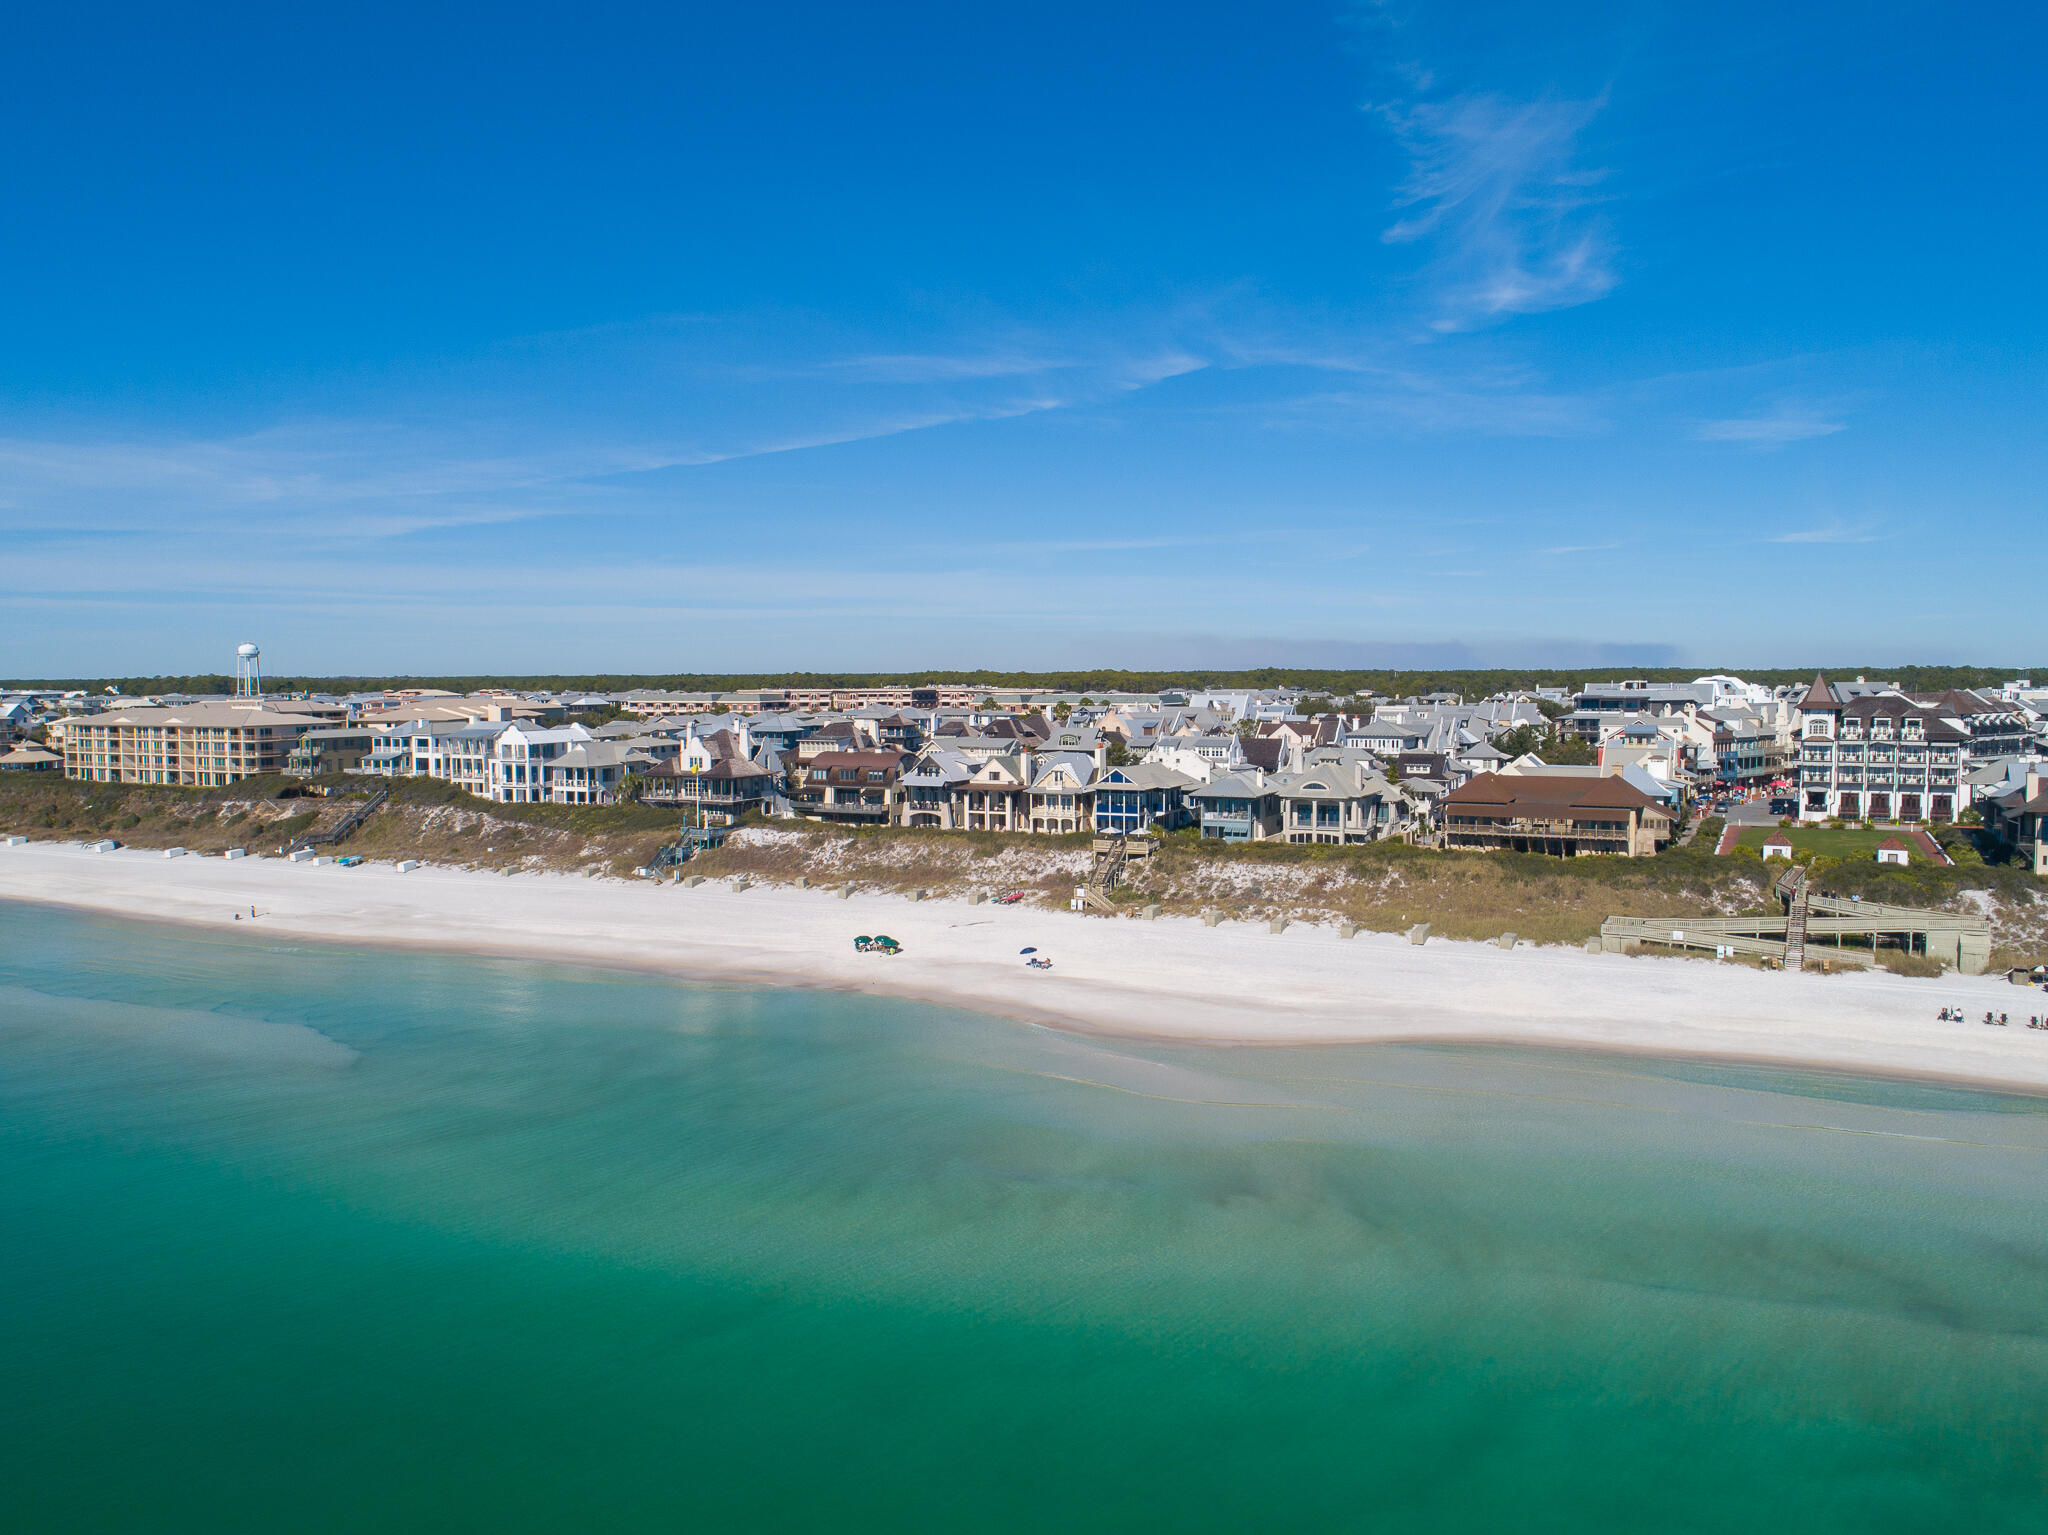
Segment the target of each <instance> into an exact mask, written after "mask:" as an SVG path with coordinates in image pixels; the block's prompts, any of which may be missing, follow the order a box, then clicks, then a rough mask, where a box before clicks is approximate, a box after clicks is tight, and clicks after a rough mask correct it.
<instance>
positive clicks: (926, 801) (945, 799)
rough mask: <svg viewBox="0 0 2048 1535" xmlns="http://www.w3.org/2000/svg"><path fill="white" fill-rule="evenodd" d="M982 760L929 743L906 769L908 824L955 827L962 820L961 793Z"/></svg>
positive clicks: (905, 817)
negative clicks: (959, 818) (958, 818)
mask: <svg viewBox="0 0 2048 1535" xmlns="http://www.w3.org/2000/svg"><path fill="white" fill-rule="evenodd" d="M980 765H981V764H980V762H979V761H977V760H976V759H975V758H973V757H969V756H968V755H966V754H965V753H964V752H957V751H954V750H952V749H951V748H950V747H945V746H927V747H926V748H925V749H924V750H923V751H922V752H920V753H919V754H918V756H917V759H916V760H915V761H914V762H912V763H911V764H910V766H909V767H908V768H906V769H905V770H904V773H903V779H902V783H903V799H902V806H901V814H902V817H903V824H904V825H905V826H924V827H929V828H933V829H936V830H943V831H952V830H954V829H956V828H957V827H958V826H959V825H960V822H959V821H958V820H957V819H956V816H957V815H958V814H959V813H960V810H961V809H962V807H961V805H960V796H961V795H962V794H963V793H964V792H965V790H966V788H967V781H968V780H969V779H971V778H972V777H973V776H974V773H975V769H976V768H978V767H980Z"/></svg>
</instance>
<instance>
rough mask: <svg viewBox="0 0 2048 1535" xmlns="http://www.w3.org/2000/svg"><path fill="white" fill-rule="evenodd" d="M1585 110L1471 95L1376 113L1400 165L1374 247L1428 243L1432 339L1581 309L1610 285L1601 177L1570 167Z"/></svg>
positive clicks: (1575, 163)
mask: <svg viewBox="0 0 2048 1535" xmlns="http://www.w3.org/2000/svg"><path fill="white" fill-rule="evenodd" d="M1601 105H1602V102H1600V101H1598V100H1595V101H1555V100H1536V101H1511V100H1509V99H1507V98H1506V97H1503V96H1499V95H1495V94H1491V93H1481V92H1473V93H1466V94H1462V95H1456V96H1451V97H1448V98H1446V99H1442V100H1418V99H1409V100H1396V101H1391V102H1381V103H1378V104H1376V106H1375V108H1374V110H1376V111H1377V112H1378V113H1379V115H1380V118H1381V119H1382V121H1384V122H1385V123H1386V124H1387V126H1388V128H1389V129H1390V130H1391V131H1392V132H1393V134H1394V136H1395V137H1396V138H1397V139H1398V140H1399V141H1400V143H1401V146H1402V148H1403V149H1404V150H1406V151H1407V154H1408V157H1409V173H1408V178H1407V180H1406V182H1405V183H1404V184H1403V185H1402V187H1401V189H1400V192H1399V195H1398V198H1397V206H1399V207H1401V208H1405V209H1409V210H1412V211H1410V212H1409V213H1408V214H1407V215H1406V216H1405V217H1403V218H1402V219H1400V220H1399V221H1398V222H1397V223H1395V224H1393V225H1392V226H1390V227H1389V228H1388V229H1387V230H1386V231H1385V233H1384V234H1383V235H1382V236H1381V238H1382V239H1384V240H1386V241H1387V242H1388V243H1389V244H1396V245H1399V244H1411V243H1417V242H1422V241H1430V242H1433V244H1434V247H1435V254H1434V257H1433V259H1432V262H1431V267H1432V274H1433V278H1434V292H1433V295H1432V302H1433V307H1434V308H1435V311H1436V312H1435V314H1434V315H1433V316H1432V317H1431V319H1430V321H1429V324H1430V326H1431V328H1432V329H1434V330H1436V331H1439V332H1447V331H1461V330H1470V329H1473V328H1475V327H1478V326H1482V325H1486V324H1490V323H1492V322H1494V321H1497V320H1500V319H1503V318H1505V317H1507V316H1510V315H1518V314H1538V313H1542V312H1543V311H1546V310H1552V309H1567V308H1570V307H1572V306H1573V305H1576V304H1584V303H1589V302H1591V301H1592V300H1594V299H1597V298H1599V297H1601V296H1602V295H1603V294H1605V293H1607V292H1608V291H1609V290H1610V289H1612V288H1613V287H1614V285H1615V282H1616V281H1617V278H1616V276H1615V271H1614V250H1613V245H1612V242H1611V240H1610V238H1609V236H1608V234H1607V231H1606V229H1605V228H1604V227H1603V225H1602V223H1601V221H1600V219H1599V217H1598V215H1597V214H1596V213H1595V212H1594V211H1593V210H1594V208H1595V206H1596V204H1598V203H1599V202H1601V201H1603V200H1604V199H1603V198H1602V197H1601V196H1600V195H1599V194H1598V193H1597V192H1596V190H1595V188H1596V187H1597V186H1598V185H1599V184H1600V182H1601V181H1602V180H1603V179H1604V178H1605V175H1606V172H1605V171H1603V170H1598V169H1588V168H1585V167H1583V166H1581V165H1580V164H1579V153H1580V151H1579V141H1580V138H1581V136H1582V135H1583V134H1584V133H1585V130H1586V128H1587V125H1588V124H1590V123H1591V122H1592V121H1593V119H1594V117H1595V116H1596V115H1597V114H1598V113H1599V111H1600V108H1601Z"/></svg>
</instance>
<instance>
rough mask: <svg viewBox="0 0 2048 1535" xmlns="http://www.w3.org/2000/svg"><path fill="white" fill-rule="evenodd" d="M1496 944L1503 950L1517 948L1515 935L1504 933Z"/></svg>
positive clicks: (1497, 939)
mask: <svg viewBox="0 0 2048 1535" xmlns="http://www.w3.org/2000/svg"><path fill="white" fill-rule="evenodd" d="M1494 942H1495V943H1497V944H1498V945H1500V947H1501V948H1503V949H1512V948H1513V947H1514V946H1515V935H1514V934H1513V933H1502V934H1501V935H1500V937H1498V938H1496V939H1495V940H1494Z"/></svg>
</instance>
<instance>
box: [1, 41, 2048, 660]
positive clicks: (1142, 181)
mask: <svg viewBox="0 0 2048 1535" xmlns="http://www.w3.org/2000/svg"><path fill="white" fill-rule="evenodd" d="M2044 31H2048V23H2044V22H2043V21H2042V19H2041V13H2040V12H2038V11H2036V10H2035V9H2034V8H2031V7H2015V6H1971V5H1944V6H1934V5H1924V6H1907V5H1886V4H1874V5H1873V4H1867V3H1866V4H1858V5H1854V6H1848V5H1842V6H1832V5H1825V4H1814V5H1808V6H1793V7H1787V6H1783V5H1770V6H1764V5H1743V4H1732V5H1725V6H1716V7H1696V6H1685V7H1679V6H1664V7H1657V6H1643V5H1629V4H1617V5H1611V6H1600V5H1576V4H1569V3H1565V4H1557V5H1549V6H1541V7H1537V6H1528V5H1502V6H1489V5H1484V4H1455V5H1453V4H1443V5H1428V4H1386V5H1372V4H1365V5H1341V4H1340V5H1331V4H1319V5H1292V4H1271V5H1263V6H1256V7H1253V6H1243V5H1227V6H1225V5H1216V6H1205V5H1190V4H1172V5H1142V4H1128V5H1117V6H1102V5H1085V6H1084V5H1074V6H1065V5H1058V4H1040V5H1035V6H1029V7H1022V6H1019V7H1005V8H996V7H983V6H960V5H957V4H948V5H937V4H934V5H929V6H900V5H899V6H890V5H884V6H876V7H850V6H843V5H835V6H807V5H800V4H794V5H783V6H777V7H733V6H720V7H709V6H705V7H697V6H673V5H671V6H663V7H646V8H636V7H631V6H616V7H605V8H589V13H588V14H584V13H578V12H572V11H569V10H563V9H561V8H558V7H551V8H546V9H538V8H536V9H532V10H522V9H521V8H519V7H516V6H496V7H484V6H476V7H464V8H454V7H445V6H431V5H412V6H406V7H389V8H385V7H378V6H374V5H366V6H359V7H353V8H349V9H347V10H345V11H343V10H329V9H316V8H311V7H265V8H260V9H258V8H249V9H241V8H237V7H233V6H226V5H223V6H217V7H211V8H205V9H204V11H203V13H202V12H196V11H195V12H190V13H188V14H179V13H176V12H173V11H167V10H164V9H161V8H152V9H150V10H142V9H139V8H138V9H133V10H129V9H124V8H118V7H92V6H83V5H81V6H76V7H43V8H40V9H39V10H37V11H33V12H29V11H25V12H22V13H20V14H18V15H16V16H15V17H14V18H13V19H12V21H11V24H10V39H9V46H8V48H7V49H6V50H5V52H4V54H0V131H4V133H5V135H6V142H7V145H8V153H7V154H5V155H4V156H0V195H4V207H5V209H6V212H7V217H6V219H5V220H4V222H0V538H4V542H5V546H6V548H7V550H8V553H9V558H8V560H7V562H6V565H7V569H8V570H9V572H10V574H11V576H12V579H11V580H9V581H7V582H5V583H0V673H4V674H11V675H51V674H59V675H86V674H93V673H103V672H116V673H135V672H154V671H179V670H185V669H195V668H206V669H220V668H224V667H226V666H227V665H228V664H229V663H230V659H231V655H232V650H233V646H234V644H235V643H236V642H238V641H240V640H242V639H256V640H258V641H260V642H261V643H262V645H263V647H264V653H265V658H266V660H267V661H268V662H269V663H270V665H271V666H272V667H273V668H275V669H278V670H285V671H302V672H342V671H348V672H377V671H387V670H410V671H419V672H435V671H457V670H478V669H486V670H497V671H507V672H511V671H587V670H623V671H642V672H658V671H725V670H770V669H780V668H804V669H813V670H843V669H854V668H892V669H893V668H922V667H929V668H940V667H970V666H1005V667H1040V666H1043V667H1051V666H1072V665H1106V666H1110V665H1126V666H1171V665H1176V664H1187V665H1196V664H1199V665H1254V664H1296V665H1323V664H1330V665H1351V664H1357V665H1401V664H1417V665H1441V664H1460V663H1470V664H1489V663H1500V664H1514V663H1518V662H1526V663H1537V662H1541V663H1550V664H1561V665H1572V666H1577V665H1584V666H1586V667H1587V668H1589V669H1590V670H1592V671H1600V670H1603V669H1606V668H1610V667H1623V666H1626V665H1628V664H1631V663H1638V664H1647V663H1660V664H1692V663H1695V662H1697V663H1700V664H1703V665H1704V664H1708V663H1712V664H1715V665H1744V664H1747V665H1753V666H1760V665H1767V664H1781V665H1791V664H1798V663H1804V662H1815V663H1819V662H1826V663H1828V664H1845V663H1851V662H1853V663H1857V664H1863V663H1869V664H1877V665H1882V664H1884V663H1887V662H1905V661H1970V662H1981V663H1987V664H1996V663H2013V664H2019V663H2023V662H2026V661H2029V660H2034V661H2039V660H2041V655H2040V654H2039V647H2040V644H2041V638H2042V634H2043V626H2042V624H2041V621H2040V599H2039V595H2038V583H2035V584H2034V586H2033V587H2032V588H2029V587H2027V586H2025V585H2023V584H2022V582H2021V581H2020V580H2019V579H2017V578H2016V575H2015V574H2009V572H2013V570H2014V567H2015V566H2016V565H2018V564H2019V563H2020V561H2021V557H2022V556H2024V555H2025V554H2027V553H2028V552H2029V551H2034V552H2035V557H2036V558H2037V557H2038V550H2039V547H2040V539H2041V528H2042V527H2043V525H2044V517H2043V511H2044V508H2043V499H2044V492H2043V487H2044V484H2048V476H2044V468H2048V462H2044V460H2048V435H2044V432H2043V426H2044V421H2043V416H2044V409H2048V376H2044V375H2048V368H2044V360H2043V359H2044V351H2043V342H2044V328H2048V319H2044V307H2043V304H2042V302H2041V298H2040V286H2041V281H2042V272H2043V270H2044V266H2043V260H2042V256H2041V251H2042V249H2043V246H2044V243H2048V242H2044V234H2048V227H2044V226H2048V213H2044V211H2043V210H2044V208H2048V196H2044V194H2048V184H2044V183H2048V176H2044V172H2043V168H2042V166H2043V159H2042V155H2041V145H2042V144H2043V143H2048V121H2044V118H2048V105H2044V103H2048V93H2044V92H2043V91H2041V90H2040V89H2039V74H2038V60H2039V58H2040V57H2041V46H2042V44H2043V42H2044V41H2048V37H2044V35H2043V34H2044Z"/></svg>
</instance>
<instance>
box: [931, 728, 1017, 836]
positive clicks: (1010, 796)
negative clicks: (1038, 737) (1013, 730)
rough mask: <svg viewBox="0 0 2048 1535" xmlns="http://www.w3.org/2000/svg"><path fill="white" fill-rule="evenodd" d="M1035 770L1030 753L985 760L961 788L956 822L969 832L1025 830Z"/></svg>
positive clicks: (1011, 754) (955, 815) (955, 816)
mask: <svg viewBox="0 0 2048 1535" xmlns="http://www.w3.org/2000/svg"><path fill="white" fill-rule="evenodd" d="M949 744H950V743H949ZM1033 771H1034V769H1033V764H1032V760H1031V753H1030V752H1014V753H1010V754H1008V755H1005V756H1000V757H989V758H986V759H985V760H983V761H982V763H981V764H980V765H979V766H978V767H976V768H975V770H974V774H973V776H972V777H970V778H969V779H968V780H967V782H966V783H965V784H963V785H962V786H961V789H960V794H959V797H958V799H957V800H956V802H955V804H956V809H955V811H954V820H955V821H956V823H957V824H958V825H959V826H961V827H962V828H963V829H965V830H967V831H1022V830H1024V828H1025V827H1026V825H1027V824H1029V819H1030V797H1031V778H1032V774H1033Z"/></svg>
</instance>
